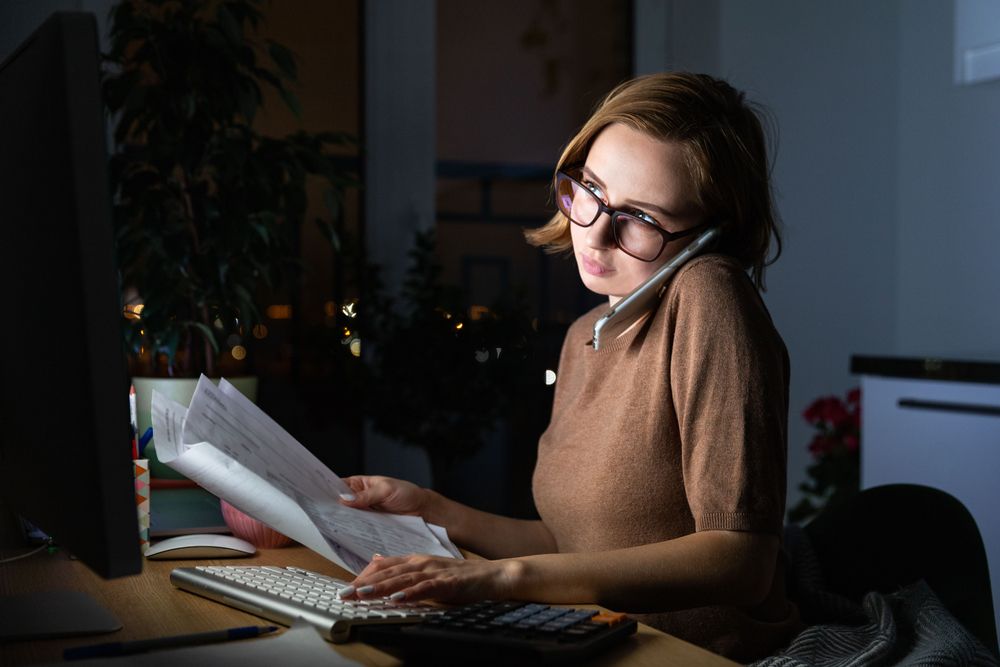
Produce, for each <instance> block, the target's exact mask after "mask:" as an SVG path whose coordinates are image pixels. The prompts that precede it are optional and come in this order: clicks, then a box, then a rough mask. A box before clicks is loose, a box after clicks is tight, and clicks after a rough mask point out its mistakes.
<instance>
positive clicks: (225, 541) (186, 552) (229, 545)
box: [145, 535, 257, 560]
mask: <svg viewBox="0 0 1000 667" xmlns="http://www.w3.org/2000/svg"><path fill="white" fill-rule="evenodd" d="M255 553H257V547H255V546H254V545H252V544H250V543H249V542H247V541H246V540H241V539H240V538H238V537H233V536H232V535H178V536H177V537H168V538H167V539H165V540H160V541H159V542H157V543H155V544H153V545H151V546H150V547H149V549H147V550H146V554H145V555H146V558H149V559H151V560H182V559H195V558H245V557H247V556H253V555H254V554H255Z"/></svg>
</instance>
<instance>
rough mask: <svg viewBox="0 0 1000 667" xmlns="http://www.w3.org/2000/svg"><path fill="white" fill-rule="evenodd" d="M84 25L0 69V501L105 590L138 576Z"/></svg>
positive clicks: (46, 35) (100, 120)
mask: <svg viewBox="0 0 1000 667" xmlns="http://www.w3.org/2000/svg"><path fill="white" fill-rule="evenodd" d="M107 171H108V161H107V145H106V140H105V119H104V107H103V104H102V101H101V89H100V62H99V50H98V39H97V23H96V20H95V19H94V17H93V15H91V14H84V13H57V14H54V15H53V16H52V17H51V18H49V19H48V20H47V21H46V22H45V23H43V24H42V25H41V27H39V28H38V30H37V31H36V32H35V33H34V34H33V35H31V37H29V38H28V39H27V40H26V41H25V42H24V43H23V44H22V45H21V46H20V48H18V49H17V50H16V51H14V52H13V53H11V54H10V55H9V56H8V57H7V58H6V60H4V62H3V63H2V64H0V310H2V313H3V315H2V318H0V496H2V501H3V502H2V503H0V505H6V506H7V507H8V508H9V509H10V510H12V511H14V512H16V513H17V514H19V515H21V516H22V517H24V518H25V519H27V520H28V521H30V522H31V523H33V524H34V525H36V526H37V527H38V528H40V529H41V530H43V531H44V532H45V533H46V534H47V535H49V536H51V537H52V538H53V540H54V541H55V543H56V544H58V545H59V547H60V548H62V549H65V550H66V551H68V552H70V553H71V554H72V555H74V556H75V557H77V558H78V559H79V560H81V561H82V562H83V563H85V564H86V565H87V566H88V567H90V568H91V569H92V570H93V571H94V572H96V573H97V574H99V575H101V576H102V577H105V578H111V577H119V576H123V575H128V574H135V573H138V572H140V571H141V570H142V556H141V554H140V548H139V537H138V521H137V518H136V503H135V491H134V481H133V474H132V462H131V434H130V429H129V410H128V387H129V386H128V375H127V368H126V362H125V357H124V347H123V343H122V340H123V339H122V334H121V306H120V303H121V300H120V296H119V289H118V277H117V269H116V265H115V259H114V236H113V229H112V219H111V206H110V191H109V186H108V173H107Z"/></svg>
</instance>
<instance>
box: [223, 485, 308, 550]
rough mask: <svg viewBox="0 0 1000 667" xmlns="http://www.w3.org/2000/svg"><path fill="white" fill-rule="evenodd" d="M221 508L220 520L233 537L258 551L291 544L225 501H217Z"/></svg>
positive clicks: (288, 540) (285, 538)
mask: <svg viewBox="0 0 1000 667" xmlns="http://www.w3.org/2000/svg"><path fill="white" fill-rule="evenodd" d="M219 506H220V507H221V508H222V518H223V519H224V520H225V522H226V525H227V526H229V530H231V531H233V535H235V536H236V537H238V538H240V539H241V540H246V541H247V542H249V543H250V544H252V545H254V546H255V547H257V548H258V549H277V548H278V547H285V546H288V545H289V544H291V543H292V539H291V538H290V537H287V536H285V535H282V534H281V533H279V532H278V531H276V530H275V529H274V528H271V527H270V526H268V525H267V524H266V523H262V522H260V521H258V520H257V519H255V518H253V517H252V516H250V515H248V514H244V513H243V512H241V511H239V510H238V509H236V508H235V507H233V506H232V505H230V504H229V503H227V502H226V501H225V500H222V499H221V498H220V499H219Z"/></svg>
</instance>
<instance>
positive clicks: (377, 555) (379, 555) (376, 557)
mask: <svg viewBox="0 0 1000 667" xmlns="http://www.w3.org/2000/svg"><path fill="white" fill-rule="evenodd" d="M380 558H382V554H372V560H379V559H380Z"/></svg>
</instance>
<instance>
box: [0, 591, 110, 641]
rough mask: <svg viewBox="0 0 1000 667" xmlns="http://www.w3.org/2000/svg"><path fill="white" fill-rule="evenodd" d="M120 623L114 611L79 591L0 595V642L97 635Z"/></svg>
mask: <svg viewBox="0 0 1000 667" xmlns="http://www.w3.org/2000/svg"><path fill="white" fill-rule="evenodd" d="M121 627H122V624H121V621H119V620H118V619H117V618H115V615H114V614H112V613H111V612H110V611H108V610H107V609H105V608H104V607H103V606H101V605H100V604H99V603H98V602H97V600H95V599H94V598H92V597H90V596H89V595H87V594H86V593H82V592H80V591H46V592H42V593H29V594H26V595H4V596H0V642H6V641H11V640H16V639H45V638H53V637H73V636H81V635H97V634H103V633H107V632H114V631H115V630H120V629H121Z"/></svg>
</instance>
